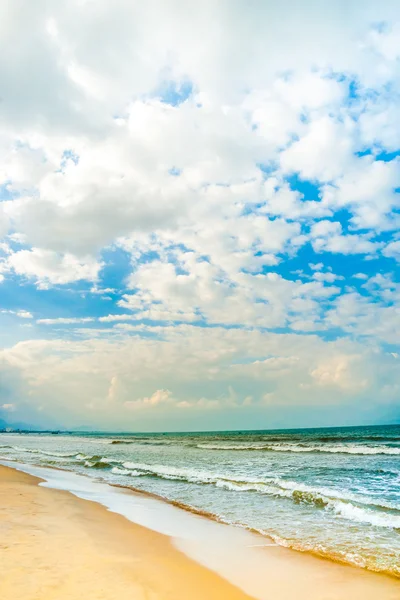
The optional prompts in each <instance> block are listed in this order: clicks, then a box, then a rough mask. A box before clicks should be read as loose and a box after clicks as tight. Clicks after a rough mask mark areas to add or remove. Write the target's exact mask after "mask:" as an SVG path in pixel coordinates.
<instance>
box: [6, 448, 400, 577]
mask: <svg viewBox="0 0 400 600" xmlns="http://www.w3.org/2000/svg"><path fill="white" fill-rule="evenodd" d="M7 463H10V464H9V465H7ZM12 463H13V465H14V466H12ZM2 464H6V465H7V466H10V467H11V468H15V469H17V470H18V467H17V466H16V465H19V466H20V467H21V468H26V469H28V470H29V468H34V469H35V468H36V469H44V470H45V471H46V470H50V471H52V470H54V471H59V472H61V473H70V474H71V475H72V476H74V475H78V476H79V477H84V478H87V479H88V480H90V481H97V482H101V483H103V484H105V485H107V486H110V487H111V488H117V489H121V490H126V491H128V492H131V493H133V494H135V495H140V496H143V497H144V498H149V499H153V500H156V501H158V502H160V503H161V504H168V505H170V506H173V507H175V508H177V509H178V510H181V511H184V512H186V513H189V514H191V515H194V516H197V517H200V518H203V519H206V520H209V521H212V522H214V523H217V524H219V525H223V526H225V527H230V528H232V527H234V528H237V529H240V530H244V531H246V532H249V533H250V534H252V535H256V536H257V537H260V536H261V539H262V540H264V543H260V544H259V546H260V547H261V546H264V547H267V546H277V547H280V548H283V549H285V550H289V551H290V552H295V553H300V554H302V555H305V556H311V557H313V558H316V559H317V560H322V561H327V562H328V563H334V564H337V565H341V566H344V567H350V568H355V569H357V570H359V569H361V570H363V571H366V572H368V573H373V574H377V575H381V576H383V577H389V578H390V579H393V580H395V581H397V582H398V583H399V585H400V575H398V574H397V573H393V572H391V571H384V570H378V569H376V570H375V569H373V568H370V567H368V566H364V565H360V564H357V563H356V562H351V561H350V560H347V561H346V560H344V559H343V558H341V557H340V556H335V555H333V554H328V553H324V552H318V551H316V550H314V549H312V548H310V549H309V548H303V547H301V546H296V545H291V544H289V543H286V541H285V540H282V542H280V541H277V540H276V539H275V538H274V536H273V535H272V534H270V533H268V532H266V531H260V530H258V529H256V528H252V527H248V526H246V525H242V524H241V523H235V522H230V521H227V520H225V519H223V518H221V517H219V515H217V514H214V513H211V512H207V511H205V510H201V509H198V508H196V507H195V506H191V505H190V504H185V503H183V502H179V501H178V500H172V499H170V498H167V497H164V496H162V495H160V494H156V493H154V492H150V491H146V490H142V489H140V488H136V487H135V486H132V485H123V484H120V483H110V482H106V481H104V480H102V479H101V477H100V478H99V479H97V478H94V477H93V478H91V477H90V476H89V475H87V474H81V473H79V474H77V473H76V472H75V471H73V470H70V469H61V468H60V467H57V466H54V465H46V466H41V465H32V464H29V463H20V462H19V461H16V460H15V461H14V460H10V459H5V458H3V457H0V466H1V465H2ZM23 472H28V471H27V470H26V471H23ZM167 535H168V534H167Z"/></svg>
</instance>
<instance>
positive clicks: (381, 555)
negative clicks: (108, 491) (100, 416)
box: [0, 425, 400, 576]
mask: <svg viewBox="0 0 400 600" xmlns="http://www.w3.org/2000/svg"><path fill="white" fill-rule="evenodd" d="M0 456H2V457H4V458H6V459H7V460H17V461H19V462H24V463H29V464H37V465H42V466H56V467H58V468H61V469H66V470H71V471H74V472H77V473H82V474H86V475H88V476H89V477H94V478H97V479H101V480H103V481H106V482H108V483H111V484H118V485H123V486H128V487H132V488H134V489H139V490H142V491H146V492H151V493H153V494H157V495H158V496H161V497H163V498H166V499H168V500H170V501H174V502H178V503H179V504H181V505H183V506H186V507H189V508H192V509H196V510H199V511H203V512H205V513H208V514H210V515H212V516H214V517H215V518H218V519H220V520H222V521H224V522H227V523H232V524H235V525H238V526H241V527H248V528H251V529H255V530H257V531H259V532H261V533H263V534H265V535H268V536H270V537H272V538H273V539H274V540H275V541H276V542H277V543H279V544H281V545H284V546H288V547H291V548H294V549H297V550H303V551H312V552H315V553H317V554H319V555H322V556H325V557H327V558H331V559H335V560H341V561H344V562H347V563H351V564H355V565H358V566H362V567H367V568H369V569H372V570H376V571H383V572H387V573H390V574H392V575H396V576H400V425H390V426H374V427H350V428H349V427H346V428H321V429H298V430H294V429H293V430H274V431H237V432H205V433H167V434H160V433H154V434H132V433H101V432H97V433H96V432H93V433H81V432H79V433H70V434H59V435H51V434H0Z"/></svg>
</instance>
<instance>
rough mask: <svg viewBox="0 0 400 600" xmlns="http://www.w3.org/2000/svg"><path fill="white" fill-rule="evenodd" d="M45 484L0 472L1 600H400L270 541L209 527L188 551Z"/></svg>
mask: <svg viewBox="0 0 400 600" xmlns="http://www.w3.org/2000/svg"><path fill="white" fill-rule="evenodd" d="M40 481H41V480H40V479H38V478H36V477H33V476H31V475H27V474H25V473H21V472H19V471H16V470H14V469H10V468H8V467H3V466H0V597H1V599H2V600H22V599H24V600H53V599H54V600H67V599H68V600H78V599H79V600H81V599H85V600H111V599H113V600H115V599H118V600H120V599H121V600H124V599H129V600H142V599H143V600H164V599H165V600H167V599H168V600H200V599H204V600H206V599H207V600H246V599H249V598H259V599H262V600H269V599H271V600H289V599H296V600H303V599H304V600H306V599H307V600H348V599H349V598H352V600H358V599H359V600H372V599H373V600H376V598H379V599H380V600H399V599H400V581H398V580H395V579H391V578H389V577H385V576H382V575H378V574H374V573H369V572H367V571H364V570H362V569H357V568H352V567H347V566H343V565H339V564H335V563H331V562H329V561H324V560H320V559H318V558H315V557H313V556H309V555H304V554H300V553H297V552H294V551H291V550H286V549H285V548H281V547H279V546H268V545H266V546H265V547H262V546H263V544H267V541H266V540H265V538H262V537H261V536H252V534H249V533H248V532H239V531H238V530H236V529H235V528H232V527H229V526H223V525H218V524H212V527H213V528H214V529H207V528H209V527H211V526H210V525H209V521H208V520H207V519H204V520H203V521H201V523H203V524H204V528H205V530H206V532H207V535H205V536H203V537H202V539H199V540H194V541H193V542H192V543H191V544H188V543H187V541H186V542H185V543H180V541H179V539H177V540H172V539H171V538H169V537H168V536H166V535H163V534H161V533H158V532H156V531H153V530H151V529H148V528H146V527H143V526H141V525H138V524H136V523H132V522H131V521H129V520H127V519H126V518H125V517H123V516H120V515H118V514H115V513H112V512H109V511H108V510H107V509H106V508H105V507H103V506H101V505H99V504H97V503H96V502H90V501H87V500H82V499H80V498H77V497H76V496H74V495H72V494H70V493H69V492H66V491H61V490H53V489H48V488H44V487H39V485H38V484H39V483H40ZM125 493H129V492H125ZM175 510H176V511H179V512H183V511H180V509H175ZM193 518H196V519H201V518H200V517H193ZM215 528H218V530H217V537H216V538H214V537H213V536H214V530H215ZM208 531H209V532H210V535H209V537H207V536H208ZM249 536H250V537H249ZM221 538H222V539H221ZM207 539H208V540H209V546H207ZM224 540H225V545H224ZM249 542H250V543H252V542H254V545H250V543H249ZM190 546H191V547H190ZM258 546H259V547H258ZM178 548H182V549H183V550H184V552H183V551H180V550H179V549H178ZM187 554H189V556H190V557H193V558H196V561H198V562H196V561H195V560H193V558H190V557H189V556H188V555H187ZM214 555H215V556H214ZM205 556H207V557H208V558H207V559H206V560H204V557H205ZM221 556H222V560H223V568H222V567H221V564H222V563H221ZM199 563H203V565H204V564H207V566H208V567H210V568H207V567H206V566H202V565H201V564H199ZM220 567H221V568H220ZM212 569H213V570H212ZM214 571H218V572H219V573H220V574H218V573H217V572H214ZM231 582H232V583H231ZM234 583H235V584H236V586H235V585H234ZM239 588H242V589H239Z"/></svg>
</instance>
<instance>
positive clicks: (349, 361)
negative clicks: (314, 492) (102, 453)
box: [0, 0, 400, 430]
mask: <svg viewBox="0 0 400 600" xmlns="http://www.w3.org/2000/svg"><path fill="white" fill-rule="evenodd" d="M398 8H399V6H398V2H397V0H395V1H393V2H392V1H390V0H383V1H381V2H376V1H375V0H374V1H369V0H365V1H364V2H360V1H359V0H346V1H342V0H337V1H336V2H332V1H331V0H330V1H329V2H327V1H324V0H315V1H313V0H308V1H305V2H302V3H300V2H297V0H296V1H295V0H292V1H288V0H283V1H280V2H273V1H268V0H202V1H201V2H198V1H196V0H189V1H187V2H182V1H180V0H159V1H157V0H147V1H146V2H141V1H139V0H138V1H135V0H113V2H110V1H109V0H69V1H68V2H62V1H57V0H56V1H55V0H36V1H35V2H32V1H31V0H14V1H13V2H7V1H6V0H2V1H0V48H1V55H2V57H3V60H2V61H1V64H0V156H1V160H0V238H1V239H0V418H3V419H5V420H7V421H8V422H18V421H25V422H27V423H33V424H42V425H44V426H57V427H62V426H65V427H76V426H79V425H87V426H92V427H93V428H105V429H126V430H180V429H229V428H269V427H285V426H288V427H295V426H313V425H336V424H338V425H340V424H357V423H383V422H396V421H399V420H400V348H399V340H400V308H399V306H400V305H399V300H400V270H399V262H400V228H399V225H400V169H399V164H400V14H399V10H398Z"/></svg>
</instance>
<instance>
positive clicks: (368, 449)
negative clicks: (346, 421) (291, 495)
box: [197, 444, 400, 456]
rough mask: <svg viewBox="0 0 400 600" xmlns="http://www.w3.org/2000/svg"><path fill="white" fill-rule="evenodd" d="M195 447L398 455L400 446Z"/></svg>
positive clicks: (223, 445)
mask: <svg viewBox="0 0 400 600" xmlns="http://www.w3.org/2000/svg"><path fill="white" fill-rule="evenodd" d="M197 448H200V449H202V450H230V451H235V450H237V451H253V452H255V451H258V452H259V451H266V452H320V453H328V454H360V455H363V454H365V455H378V454H386V455H393V456H395V455H400V448H396V447H387V446H362V445H352V446H350V445H349V446H345V445H337V446H335V445H331V446H316V445H314V446H310V445H306V444H258V445H256V444H197Z"/></svg>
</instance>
